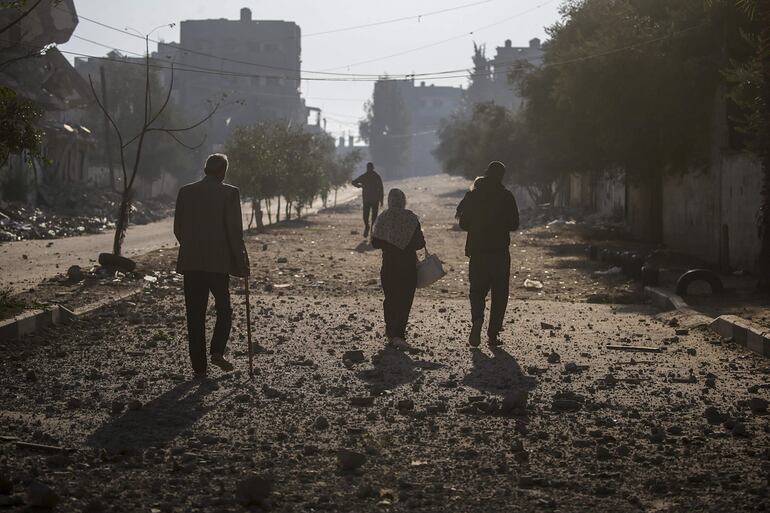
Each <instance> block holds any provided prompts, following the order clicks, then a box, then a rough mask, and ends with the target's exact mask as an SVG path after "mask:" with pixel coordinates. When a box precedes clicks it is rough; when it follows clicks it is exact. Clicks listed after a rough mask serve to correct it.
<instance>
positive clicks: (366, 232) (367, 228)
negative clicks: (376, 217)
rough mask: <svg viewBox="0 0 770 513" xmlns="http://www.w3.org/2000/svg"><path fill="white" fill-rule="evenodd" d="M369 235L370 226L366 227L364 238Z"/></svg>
mask: <svg viewBox="0 0 770 513" xmlns="http://www.w3.org/2000/svg"><path fill="white" fill-rule="evenodd" d="M368 236H369V227H368V226H367V227H366V228H364V239H365V238H367V237H368Z"/></svg>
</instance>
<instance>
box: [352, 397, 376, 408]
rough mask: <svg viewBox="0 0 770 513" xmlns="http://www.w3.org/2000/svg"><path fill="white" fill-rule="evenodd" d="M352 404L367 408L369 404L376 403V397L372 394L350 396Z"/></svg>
mask: <svg viewBox="0 0 770 513" xmlns="http://www.w3.org/2000/svg"><path fill="white" fill-rule="evenodd" d="M350 404H351V405H352V406H359V407H362V408H367V407H369V406H373V405H374V397H372V396H364V397H351V398H350Z"/></svg>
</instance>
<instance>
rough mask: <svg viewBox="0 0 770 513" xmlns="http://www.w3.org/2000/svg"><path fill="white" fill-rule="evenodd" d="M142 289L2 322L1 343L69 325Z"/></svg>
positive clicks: (27, 313) (35, 312)
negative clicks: (79, 306)
mask: <svg viewBox="0 0 770 513" xmlns="http://www.w3.org/2000/svg"><path fill="white" fill-rule="evenodd" d="M142 290H143V289H142V287H139V288H136V289H132V290H128V291H125V292H121V293H118V294H116V295H112V296H109V297H106V298H104V299H100V300H99V301H96V302H94V303H91V304H89V305H86V306H84V307H81V308H77V309H75V310H74V311H73V310H70V309H68V308H66V307H64V306H61V305H54V306H52V307H50V308H46V309H44V310H31V311H29V312H24V313H22V314H20V315H17V316H15V317H12V318H10V319H5V320H3V321H0V341H3V342H5V341H8V340H13V339H19V338H21V337H23V336H25V335H29V334H32V333H36V332H38V331H40V330H43V329H45V328H48V327H50V326H58V325H62V324H68V323H70V322H72V321H75V320H77V319H79V318H81V317H82V316H84V315H87V314H89V313H91V312H94V311H96V310H99V309H100V308H104V307H105V306H107V305H110V304H112V303H117V302H119V301H123V300H125V299H128V298H130V297H133V296H135V295H136V294H139V293H140V292H141V291H142Z"/></svg>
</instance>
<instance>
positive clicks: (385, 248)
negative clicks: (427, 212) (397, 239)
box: [372, 223, 425, 272]
mask: <svg viewBox="0 0 770 513" xmlns="http://www.w3.org/2000/svg"><path fill="white" fill-rule="evenodd" d="M372 246H374V247H375V248H377V249H381V250H382V266H383V267H391V266H393V267H399V268H402V269H407V270H411V269H412V268H414V269H415V272H416V270H417V250H419V249H422V248H424V247H425V237H424V236H423V234H422V226H420V223H417V228H415V230H414V235H412V240H410V241H409V244H407V246H406V247H405V248H404V249H399V248H398V247H397V246H394V245H393V244H391V243H390V242H388V241H385V240H382V239H378V238H376V237H375V238H372Z"/></svg>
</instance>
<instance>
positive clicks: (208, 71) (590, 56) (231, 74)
mask: <svg viewBox="0 0 770 513" xmlns="http://www.w3.org/2000/svg"><path fill="white" fill-rule="evenodd" d="M704 26H705V25H704V24H702V23H701V24H698V25H694V26H691V27H688V28H685V29H682V30H680V31H677V32H673V33H671V34H667V35H665V36H659V37H656V38H652V39H649V40H646V41H639V42H637V43H633V44H630V45H626V46H623V47H619V48H613V49H610V50H606V51H603V52H598V53H594V54H588V55H583V56H580V57H576V58H573V59H568V60H564V61H558V62H552V63H545V64H542V65H541V66H540V67H541V68H549V67H553V66H562V65H566V64H572V63H576V62H582V61H585V60H589V59H594V58H598V57H604V56H607V55H611V54H614V53H619V52H623V51H628V50H632V49H635V48H639V47H641V46H645V45H649V44H653V43H656V42H660V41H664V40H666V39H671V38H674V37H678V36H680V35H683V34H685V33H687V32H690V31H693V30H696V29H698V28H702V27H704ZM19 44H20V45H21V46H27V47H30V48H36V49H37V47H33V46H32V45H25V44H23V43H19ZM57 50H58V51H59V52H61V53H63V54H69V55H75V56H80V57H88V58H93V59H100V60H104V61H108V62H116V63H122V64H131V65H137V66H146V65H148V64H147V63H145V62H138V60H137V61H131V60H126V59H115V58H111V57H108V56H104V57H103V56H96V55H90V54H85V53H81V52H72V51H67V50H60V49H58V48H57ZM183 66H185V65H183ZM149 67H151V68H153V69H161V70H174V71H180V72H189V73H201V74H207V75H216V76H225V77H243V78H262V77H266V75H260V74H249V73H237V72H229V71H222V70H214V69H210V68H200V67H193V68H185V67H177V66H174V65H173V63H172V65H171V66H164V65H159V64H157V63H155V62H153V61H150V63H149ZM527 69H529V66H520V67H511V68H509V69H508V70H506V71H523V70H527ZM459 71H461V70H448V71H443V72H437V73H447V74H445V75H439V74H437V75H434V76H427V77H425V78H427V79H430V80H447V79H454V78H467V77H468V74H467V72H466V73H465V74H461V75H452V74H451V73H455V72H459ZM499 73H500V71H499V70H495V71H491V70H490V71H486V72H484V73H479V74H476V75H474V76H477V77H478V76H482V77H483V76H491V75H495V74H499ZM423 75H424V74H414V75H410V77H411V76H423ZM268 78H283V77H269V76H268ZM303 80H308V81H310V80H313V81H332V82H377V81H379V80H382V78H379V77H378V78H376V79H375V78H351V77H338V78H318V77H312V78H305V79H303ZM285 96H290V97H293V95H285ZM336 100H345V101H347V100H349V101H360V100H357V99H342V98H336Z"/></svg>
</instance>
